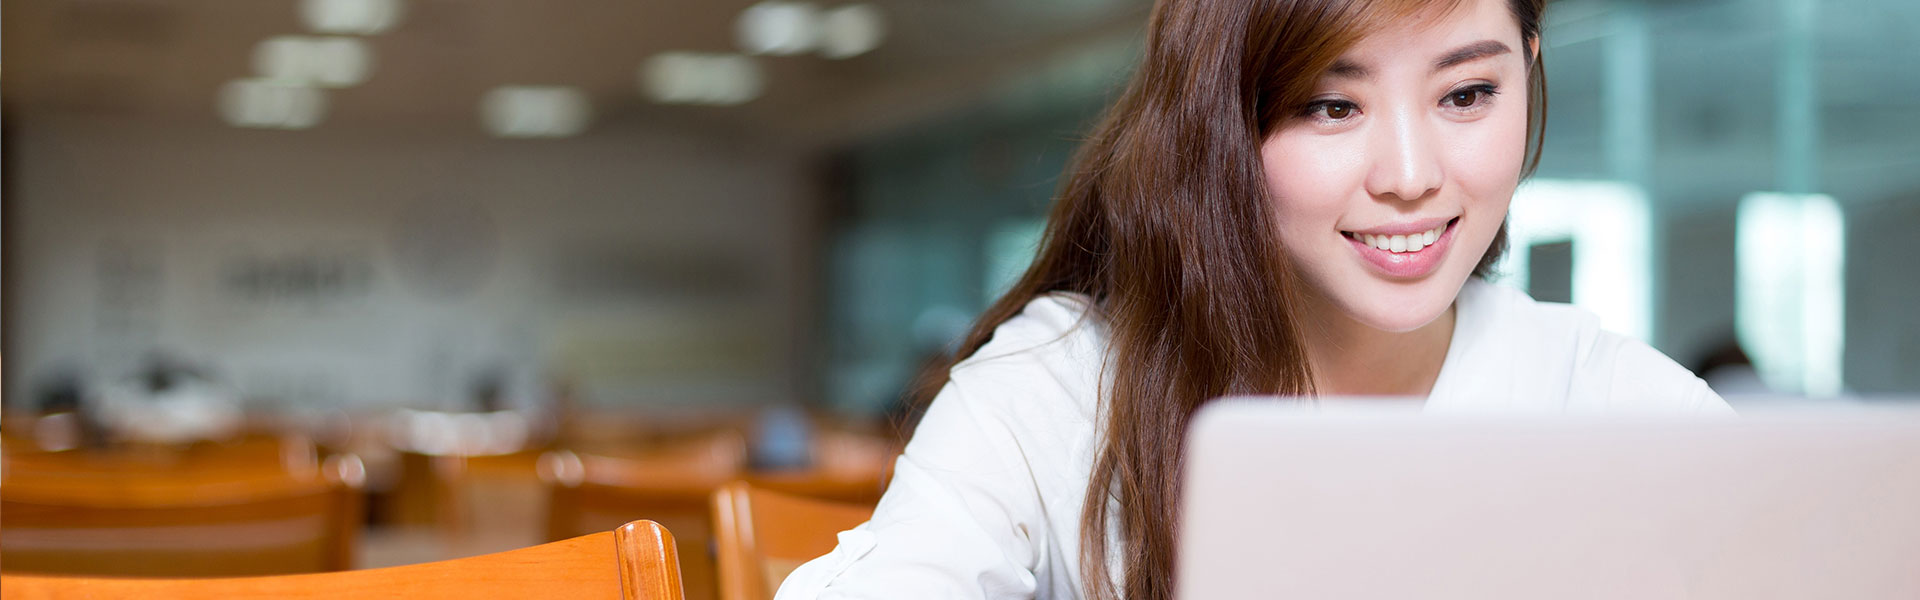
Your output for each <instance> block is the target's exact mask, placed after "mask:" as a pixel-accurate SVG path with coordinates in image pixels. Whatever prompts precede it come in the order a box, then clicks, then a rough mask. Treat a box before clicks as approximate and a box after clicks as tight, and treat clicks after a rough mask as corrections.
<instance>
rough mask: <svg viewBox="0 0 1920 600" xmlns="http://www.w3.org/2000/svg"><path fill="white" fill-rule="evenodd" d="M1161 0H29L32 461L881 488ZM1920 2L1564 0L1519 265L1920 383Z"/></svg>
mask: <svg viewBox="0 0 1920 600" xmlns="http://www.w3.org/2000/svg"><path fill="white" fill-rule="evenodd" d="M1149 5H1150V3H1149V2H1145V1H1142V0H871V1H847V2H830V1H822V2H813V3H801V2H784V1H768V2H761V3H754V2H750V1H746V0H708V1H699V2H695V1H687V0H674V1H658V2H615V1H608V0H563V1H553V2H507V1H501V0H262V1H254V2H231V1H217V0H164V1H163V0H7V1H6V3H5V5H4V15H3V16H0V23H3V24H4V33H3V35H0V43H3V46H0V54H3V56H4V67H3V68H0V90H3V91H4V94H0V99H3V100H4V103H3V106H0V107H3V108H4V114H3V115H0V167H4V177H0V244H4V247H3V248H0V259H3V260H4V263H3V264H0V276H3V277H4V284H5V285H4V297H0V325H4V340H3V341H4V348H3V349H0V350H3V351H4V356H5V361H4V368H5V373H4V385H5V391H4V393H5V395H4V398H5V402H4V409H5V417H4V420H3V421H0V425H4V429H5V430H6V432H7V434H8V435H9V436H10V440H11V441H10V442H9V444H10V445H9V446H8V452H9V453H10V454H9V456H10V460H15V462H16V463H17V462H18V461H17V457H19V456H22V455H23V453H26V454H31V453H34V452H45V453H58V452H59V451H63V450H66V449H71V448H95V449H108V448H127V447H132V448H135V450H131V451H127V452H131V453H132V454H131V456H136V457H139V458H136V459H133V460H136V461H147V464H150V465H151V464H160V465H171V467H168V468H184V467H182V465H189V464H198V463H194V462H193V461H195V460H199V459H198V458H194V456H197V455H195V454H193V453H194V452H201V451H202V450H206V449H207V448H212V449H213V450H220V451H225V450H232V449H234V448H239V447H241V446H244V445H245V443H244V442H243V441H239V440H245V439H253V438H251V437H249V436H253V437H262V436H264V437H266V438H270V439H275V440H280V441H279V442H276V443H274V444H268V446H270V447H271V448H273V450H271V451H269V452H267V453H268V454H272V455H273V456H275V457H278V458H275V459H274V461H279V463H281V464H291V463H289V462H288V461H293V462H298V463H301V464H306V463H315V464H317V461H318V460H319V458H318V457H322V456H334V457H338V456H352V457H354V459H355V464H357V465H359V466H341V465H339V464H333V465H331V466H329V467H328V469H329V470H328V472H329V473H333V475H332V476H331V477H332V479H333V480H342V481H343V480H352V479H355V477H354V476H352V473H354V472H360V473H361V474H362V475H363V477H360V479H362V480H363V481H362V482H361V483H360V484H359V488H358V489H362V490H363V491H364V493H365V496H366V498H367V500H366V503H365V504H364V506H363V507H362V509H363V510H364V514H363V515H362V517H364V518H361V519H360V521H361V522H364V523H365V524H367V525H368V526H369V527H370V528H369V529H367V535H365V536H364V537H363V538H362V539H361V540H360V541H359V542H356V543H357V544H359V546H358V553H357V554H356V555H355V556H356V558H354V559H353V561H352V564H353V565H357V566H372V565H380V564H398V563H401V562H409V561H417V560H432V559H435V558H443V557H446V556H450V555H459V554H463V553H472V552H478V551H483V550H487V549H500V548H508V547H516V546H519V545H525V544H527V543H535V542H538V541H544V538H547V537H554V536H558V535H560V534H561V533H564V532H567V531H571V530H569V529H568V528H567V527H564V526H561V525H555V523H558V522H560V520H564V519H562V518H561V517H556V516H553V515H554V512H555V511H557V510H560V509H557V508H554V506H555V505H556V503H559V502H562V500H561V499H560V498H561V495H564V494H565V493H568V492H565V491H564V489H576V488H579V487H580V486H581V485H582V483H581V482H582V481H583V478H582V476H581V469H588V470H591V468H590V467H591V465H593V464H598V463H596V461H597V460H599V459H600V458H609V457H615V456H624V457H628V458H630V459H631V460H635V461H643V462H644V461H646V460H653V461H654V462H653V463H647V464H652V465H654V467H645V466H644V465H643V466H642V467H631V465H630V466H629V467H631V468H639V469H641V471H644V472H648V473H653V472H651V471H645V469H646V468H669V467H671V468H678V467H673V466H674V465H679V466H686V465H687V464H693V465H694V466H695V467H698V468H699V469H707V470H704V471H699V470H698V469H696V471H698V472H697V473H695V474H694V475H686V474H685V473H680V474H679V475H674V476H673V477H679V476H681V475H685V477H686V478H687V479H685V481H684V482H682V483H685V485H683V486H681V487H682V488H685V489H681V488H675V489H676V490H678V491H676V492H673V493H680V492H685V494H684V497H683V496H673V495H672V493H668V492H660V491H658V490H656V492H657V493H656V495H655V496H654V497H651V498H652V500H659V498H660V497H670V498H678V500H673V501H674V502H681V504H678V505H673V506H678V507H679V509H684V510H685V511H686V512H687V513H688V514H689V515H690V516H689V518H699V515H700V514H703V513H702V511H704V508H700V507H702V506H704V505H703V504H700V502H702V501H703V500H701V499H702V498H704V496H703V495H702V494H704V493H707V492H710V491H711V490H712V489H713V487H714V486H715V485H717V484H715V483H714V482H716V481H725V480H727V479H729V478H735V477H738V476H741V475H742V474H750V475H753V476H755V477H761V478H762V479H761V481H764V482H770V483H769V485H775V486H779V485H786V486H788V489H793V490H799V491H801V492H806V491H809V490H811V491H816V492H821V490H825V491H823V492H821V493H822V494H824V495H825V496H829V497H836V498H842V499H849V500H854V501H860V500H861V499H865V498H870V497H871V496H873V495H876V494H877V493H878V483H877V482H878V481H879V480H880V478H884V470H885V468H886V467H885V465H887V464H890V460H891V452H892V449H893V448H894V447H895V445H896V444H897V443H898V438H897V436H896V432H895V431H894V430H893V428H892V427H890V426H889V423H890V419H892V418H894V417H896V416H898V414H899V412H900V411H899V406H898V404H899V400H900V397H901V394H902V391H903V390H904V389H905V387H906V385H907V383H908V381H909V379H910V378H911V376H912V375H913V374H914V373H915V371H916V369H918V368H919V367H920V366H921V365H922V364H924V363H925V362H926V361H927V360H928V359H929V358H931V357H933V356H936V355H937V354H938V353H940V352H942V351H943V350H945V349H946V348H947V347H948V345H949V344H951V343H952V342H954V341H955V339H956V337H957V336H958V335H959V334H960V333H961V332H962V331H963V329H964V328H965V327H966V326H967V324H968V323H969V321H970V320H971V318H972V317H973V316H974V315H975V313H976V312H977V311H979V310H980V309H982V308H983V307H984V306H985V305H986V303H988V302H989V301H990V300H991V299H992V298H994V297H995V295H996V294H997V293H999V292H1000V291H1001V290H1002V289H1004V287H1005V286H1007V285H1008V284H1009V283H1010V282H1011V281H1012V279H1013V278H1014V277H1016V276H1017V275H1018V274H1019V273H1020V271H1021V270H1022V269H1023V268H1024V267H1025V265H1026V264H1027V261H1028V260H1029V259H1030V257H1031V254H1032V252H1033V249H1034V245H1035V242H1036V240H1037V238H1038V235H1039V233H1040V230H1041V227H1042V224H1043V216H1044V213H1045V210H1046V208H1047V206H1048V204H1049V200H1050V197H1051V196H1052V194H1053V193H1054V191H1055V188H1056V187H1057V185H1058V184H1059V183H1060V173H1061V171H1062V169H1063V168H1064V167H1065V164H1066V161H1067V160H1068V158H1069V156H1070V154H1071V152H1072V151H1073V149H1074V148H1075V146H1076V144H1077V141H1078V140H1079V139H1080V138H1081V136H1083V135H1084V134H1085V133H1086V131H1087V129H1088V128H1089V127H1090V125H1091V124H1092V123H1093V121H1094V119H1095V118H1096V117H1097V115H1098V113H1099V111H1100V110H1101V109H1102V108H1103V107H1104V105H1105V103H1107V102H1108V101H1109V100H1111V99H1112V98H1113V97H1114V95H1115V93H1116V92H1117V88H1118V86H1119V85H1120V84H1121V83H1123V82H1124V80H1125V78H1126V77H1127V75H1128V73H1129V70H1130V68H1131V67H1132V63H1133V61H1135V60H1136V59H1137V56H1138V52H1139V46H1140V42H1141V35H1142V31H1143V27H1144V23H1145V18H1146V14H1147V11H1148V9H1149ZM1916 32H1920V4H1916V3H1914V2H1910V1H1907V0H1822V1H1816V0H1665V1H1658V2H1655V1H1651V0H1649V1H1634V0H1562V1H1556V2H1551V3H1550V7H1549V10H1548V26H1547V29H1546V40H1545V48H1544V50H1543V52H1544V54H1545V56H1546V64H1547V71H1548V73H1549V79H1548V81H1549V85H1550V102H1551V107H1550V111H1549V121H1548V127H1547V133H1546V147H1545V152H1544V162H1543V163H1542V165H1541V167H1540V170H1539V172H1538V173H1537V175H1536V177H1535V178H1534V180H1533V181H1532V182H1530V183H1528V184H1527V185H1526V186H1523V188H1522V190H1521V191H1520V193H1519V196H1518V197H1517V198H1516V201H1515V204H1514V208H1513V213H1512V229H1513V235H1514V239H1515V243H1516V245H1515V248H1514V251H1513V252H1511V253H1510V255H1509V258H1508V259H1507V261H1506V262H1505V264H1503V265H1502V272H1503V275H1502V276H1501V278H1500V280H1501V282H1503V283H1506V284H1509V285H1515V286H1518V287H1521V288H1523V289H1527V290H1529V291H1530V292H1532V293H1533V294H1534V295H1535V297H1537V298H1540V299H1543V300H1557V301H1569V302H1574V303H1576V304H1580V305H1583V306H1585V307H1588V308H1590V309H1592V310H1594V311H1595V312H1597V313H1599V314H1601V316H1602V318H1603V319H1604V321H1605V322H1606V324H1607V325H1608V326H1609V327H1611V328H1614V329H1617V330H1619V331H1622V332H1625V333H1628V334H1630V335H1634V336H1637V337H1640V338H1642V339H1645V340H1647V341H1648V342H1650V343H1652V344H1653V345H1654V346H1656V347H1658V348H1659V349H1661V350H1662V351H1664V352H1666V353H1667V354H1668V355H1670V356H1672V357H1673V358H1674V359H1675V360H1677V361H1679V362H1680V363H1681V364H1683V365H1685V366H1687V367H1689V368H1691V369H1694V370H1695V371H1696V372H1699V373H1701V374H1702V375H1703V376H1705V377H1707V378H1708V379H1709V381H1710V383H1712V384H1713V385H1714V386H1715V387H1716V388H1718V389H1720V390H1721V391H1722V393H1723V394H1727V395H1730V396H1733V395H1753V396H1767V395H1806V396H1812V397H1816V398H1842V397H1867V398H1871V397H1886V396H1897V395H1902V394H1907V395H1912V394H1916V393H1920V368H1916V367H1920V311H1914V310H1911V308H1910V307H1911V306H1912V305H1913V298H1916V297H1920V270H1916V268H1915V266H1914V262H1913V260H1912V259H1911V258H1910V257H1909V255H1910V254H1911V253H1910V252H1909V251H1902V250H1899V249H1898V248H1895V246H1898V245H1901V244H1902V243H1903V242H1900V241H1899V240H1901V239H1903V237H1902V236H1903V234H1904V233H1907V232H1909V231H1911V230H1915V229H1920V69H1915V68H1913V67H1912V65H1915V64H1920V35H1916ZM1736 404H1738V402H1737V401H1736ZM288 436H293V437H291V438H290V437H288ZM288 439H294V440H296V441H294V442H288V441H287V440H288ZM209 444H211V445H210V446H209ZM288 444H291V445H288ZM308 447H311V448H313V449H314V453H313V454H312V455H311V456H309V455H308V454H306V453H304V452H306V451H304V450H301V451H290V450H288V448H295V449H298V448H308ZM181 448H200V450H182V449H181ZM103 451H104V450H103ZM207 451H212V450H207ZM288 456H292V457H293V458H287V457H288ZM690 456H691V457H694V458H687V457H690ZM488 457H491V458H488ZM269 462H273V461H269ZM659 465H668V467H660V466H659ZM715 465H718V466H715ZM708 467H712V468H711V469H708ZM8 468H9V471H8V474H9V477H14V476H15V475H16V474H17V473H19V472H20V469H19V468H18V467H17V466H16V465H15V464H12V463H10V465H9V467H8ZM690 468H691V467H690ZM355 469H359V471H355ZM683 470H684V469H683ZM489 477H491V478H492V479H489ZM648 477H652V478H653V480H659V479H660V478H659V477H655V476H648ZM783 478H784V479H783ZM642 479H646V477H642ZM667 479H672V477H667ZM584 480H585V481H588V482H589V483H591V482H592V481H593V480H594V478H593V477H591V476H587V477H585V478H584ZM489 481H492V482H496V483H498V485H495V486H494V487H491V488H489V487H488V485H492V484H489V483H487V482H489ZM674 481H681V480H674ZM9 485H12V486H13V488H12V489H16V490H17V489H20V485H19V484H17V483H9ZM609 485H611V484H609ZM543 486H544V487H543ZM809 486H811V487H809ZM835 486H839V487H835ZM474 490H483V491H474ZM543 490H544V491H543ZM554 490H562V491H554ZM660 494H665V496H660ZM462 498H464V499H465V500H461V499H462ZM503 498H504V499H505V500H502V499H503ZM687 498H692V500H687ZM652 500H647V501H652ZM686 502H693V504H691V505H688V504H686ZM669 504H671V502H669ZM688 506H692V507H693V508H687V507H688ZM7 510H8V511H14V510H15V509H13V508H8V509H7ZM489 510H491V511H496V512H498V513H500V514H495V515H493V516H488V517H480V516H476V515H477V514H479V513H481V512H485V511H489ZM583 510H584V509H583ZM608 510H610V511H613V512H616V513H619V512H621V510H626V509H608ZM621 514H631V510H627V512H625V513H621ZM630 518H631V517H630ZM622 520H623V519H622ZM619 521H620V520H614V521H612V522H614V523H616V524H617V522H619ZM669 526H670V527H672V526H673V524H671V523H669ZM702 526H703V525H699V524H697V523H696V524H693V525H688V527H702ZM19 527H24V526H19ZM674 530H675V532H676V534H681V532H682V529H680V528H675V529H674ZM416 534H418V535H416ZM17 537H18V536H16V535H15V533H14V532H13V531H10V532H9V533H8V534H7V536H6V538H5V539H7V540H8V541H9V542H13V541H14V540H16V538H17ZM692 537H694V538H698V537H699V536H692ZM30 538H31V536H28V537H27V538H22V539H29V541H30ZM695 541H696V543H700V544H704V543H705V541H704V540H700V539H696V540H695ZM19 543H26V542H17V543H14V544H10V545H18V544H19ZM696 551H697V550H696ZM687 554H688V553H687V552H683V553H682V555H683V556H686V555H687ZM6 560H7V561H8V564H13V565H18V564H25V563H21V562H18V561H16V559H15V557H14V555H11V554H10V555H9V556H8V558H7V559H6ZM690 577H692V575H690ZM690 585H691V584H690Z"/></svg>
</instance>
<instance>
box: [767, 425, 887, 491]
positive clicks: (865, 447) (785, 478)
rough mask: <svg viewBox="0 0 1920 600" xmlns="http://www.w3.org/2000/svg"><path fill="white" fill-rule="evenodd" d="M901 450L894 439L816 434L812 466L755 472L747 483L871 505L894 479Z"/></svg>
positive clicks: (845, 433)
mask: <svg viewBox="0 0 1920 600" xmlns="http://www.w3.org/2000/svg"><path fill="white" fill-rule="evenodd" d="M899 456H900V448H899V447H898V445H897V444H895V443H893V442H892V441H891V440H887V439H883V438H879V437H876V436H872V435H864V434H859V433H853V432H846V431H835V430H821V431H819V432H817V433H815V434H814V441H813V465H812V466H811V467H809V468H806V469H802V470H798V471H755V472H751V473H748V474H747V475H746V480H747V481H748V482H750V483H752V484H753V486H754V487H755V488H759V489H767V490H775V491H780V492H785V493H788V494H792V495H795V496H804V497H807V498H819V499H822V500H833V501H836V502H843V503H847V504H864V505H868V506H872V505H873V504H876V503H878V502H879V501H880V494H881V493H882V492H885V491H886V489H887V481H888V480H889V479H891V478H892V476H893V461H894V459H895V458H897V457H899Z"/></svg>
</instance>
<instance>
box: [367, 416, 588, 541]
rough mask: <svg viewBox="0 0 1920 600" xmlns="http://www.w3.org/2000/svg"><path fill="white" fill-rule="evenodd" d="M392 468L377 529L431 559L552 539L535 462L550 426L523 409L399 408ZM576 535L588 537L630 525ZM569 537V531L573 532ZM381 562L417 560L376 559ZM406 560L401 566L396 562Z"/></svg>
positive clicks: (389, 434)
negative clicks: (546, 525)
mask: <svg viewBox="0 0 1920 600" xmlns="http://www.w3.org/2000/svg"><path fill="white" fill-rule="evenodd" d="M385 424H386V428H385V429H386V436H385V440H384V441H385V443H386V450H387V453H388V454H389V455H390V456H389V457H388V458H389V460H388V461H386V463H385V464H383V465H382V466H384V467H386V468H387V469H388V471H389V472H386V473H383V475H387V476H388V477H387V478H386V479H384V480H383V481H382V483H384V484H386V485H387V487H386V488H385V489H382V490H380V492H381V494H380V502H379V507H378V509H379V510H381V511H382V513H381V515H380V516H382V517H383V518H382V519H381V520H380V521H381V525H382V526H392V527H393V529H390V530H383V531H381V532H379V533H378V534H377V536H378V537H380V538H381V539H393V540H395V541H398V542H400V544H401V546H405V547H413V546H424V547H426V551H425V552H424V553H421V552H411V553H403V554H424V556H426V557H427V559H429V560H439V559H446V558H456V557H462V556H473V555H477V554H484V553H488V552H497V551H501V550H507V549H511V548H519V547H522V546H528V545H532V544H537V543H540V542H544V541H551V540H555V539H559V538H545V537H543V536H544V534H545V531H544V530H543V528H542V527H541V523H542V522H543V521H544V515H543V512H542V510H541V503H542V501H543V499H542V495H543V494H544V487H543V485H542V482H541V480H540V479H539V478H538V477H537V476H536V474H535V470H534V463H535V460H536V459H537V458H538V457H539V456H540V453H541V452H542V451H543V450H545V449H546V448H547V446H548V444H549V443H550V442H551V438H552V434H551V431H550V429H551V427H550V424H549V423H547V422H545V421H544V420H542V419H540V418H539V417H538V416H537V415H534V414H531V413H525V412H520V411H505V410H503V411H491V412H477V413H475V412H438V411H413V410H407V411H400V412H399V413H396V414H394V415H392V416H391V417H389V418H388V419H387V421H386V423H385ZM624 522H625V521H619V522H614V523H607V524H605V525H606V526H605V527H600V528H596V529H590V530H584V531H579V532H576V535H584V534H586V533H591V532H593V531H605V530H606V529H610V528H612V527H614V526H617V525H619V524H620V523H624ZM568 537H571V536H568ZM372 558H373V559H374V560H373V561H372V562H373V564H374V565H375V566H386V565H391V564H401V563H404V562H416V561H417V560H418V559H417V558H416V559H413V560H405V558H406V557H385V556H377V557H372ZM392 558H401V559H402V561H401V563H396V562H392V561H391V559H392Z"/></svg>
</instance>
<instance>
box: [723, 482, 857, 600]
mask: <svg viewBox="0 0 1920 600" xmlns="http://www.w3.org/2000/svg"><path fill="white" fill-rule="evenodd" d="M872 517H873V506H872V505H870V504H866V505H862V504H847V503H841V502H833V501H829V500H819V499H814V498H806V497H801V496H794V495H790V494H784V493H780V492H776V491H772V490H767V489H761V488H757V487H754V486H753V485H751V484H749V483H747V482H744V481H737V482H734V483H731V484H728V485H726V486H725V487H722V488H720V490H719V491H717V492H714V494H713V523H714V538H715V539H717V540H718V541H719V566H720V598H721V600H768V599H769V598H772V597H773V592H774V590H777V589H779V588H780V582H781V581H784V580H785V579H786V578H787V575H788V574H789V573H792V572H793V570H794V569H796V568H799V566H800V565H801V564H802V563H805V562H806V561H809V560H812V559H814V558H817V557H819V556H821V555H824V554H826V553H828V552H831V551H833V547H834V546H835V545H836V544H838V543H839V539H838V537H839V533H840V532H842V531H846V530H848V529H853V528H854V527H856V526H858V525H860V524H861V523H865V522H867V519H870V518H872Z"/></svg>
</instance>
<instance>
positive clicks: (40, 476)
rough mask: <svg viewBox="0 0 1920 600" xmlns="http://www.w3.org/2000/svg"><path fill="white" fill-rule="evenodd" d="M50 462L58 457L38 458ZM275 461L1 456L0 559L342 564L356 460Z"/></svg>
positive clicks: (159, 569) (355, 492) (349, 556)
mask: <svg viewBox="0 0 1920 600" xmlns="http://www.w3.org/2000/svg"><path fill="white" fill-rule="evenodd" d="M276 452H277V451H276ZM56 463H58V464H61V465H63V466H61V467H60V468H49V466H50V465H53V464H56ZM285 467H286V466H285V465H283V464H281V463H280V462H279V461H278V460H277V459H272V460H264V464H254V463H253V462H252V461H250V460H236V461H228V460H226V459H224V458H222V459H217V460H209V461H187V462H182V463H177V464H174V465H172V466H170V467H155V466H153V465H152V464H148V463H144V462H138V461H136V463H135V464H132V465H129V464H126V463H121V462H116V461H113V460H105V459H95V458H82V457H78V456H75V457H62V458H59V459H53V458H48V457H40V458H36V459H35V460H32V461H25V462H24V463H22V462H16V461H13V460H11V457H9V460H8V461H7V464H6V468H5V471H4V474H3V475H0V565H3V566H4V568H5V569H6V570H7V571H19V572H38V573H64V574H86V575H136V576H138V575H144V576H220V575H261V574H278V573H299V572H314V571H333V570H341V569H348V568H351V567H352V563H353V554H354V544H355V541H356V540H357V538H358V532H359V527H360V515H361V512H360V510H361V502H362V499H361V493H360V487H361V485H362V483H363V481H364V477H365V470H364V467H363V466H362V465H361V464H360V461H359V459H358V458H355V457H353V456H352V455H340V456H334V457H329V458H328V459H327V460H326V461H325V463H323V464H317V465H316V464H309V465H308V466H306V467H305V468H298V469H292V470H289V469H288V468H285Z"/></svg>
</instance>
